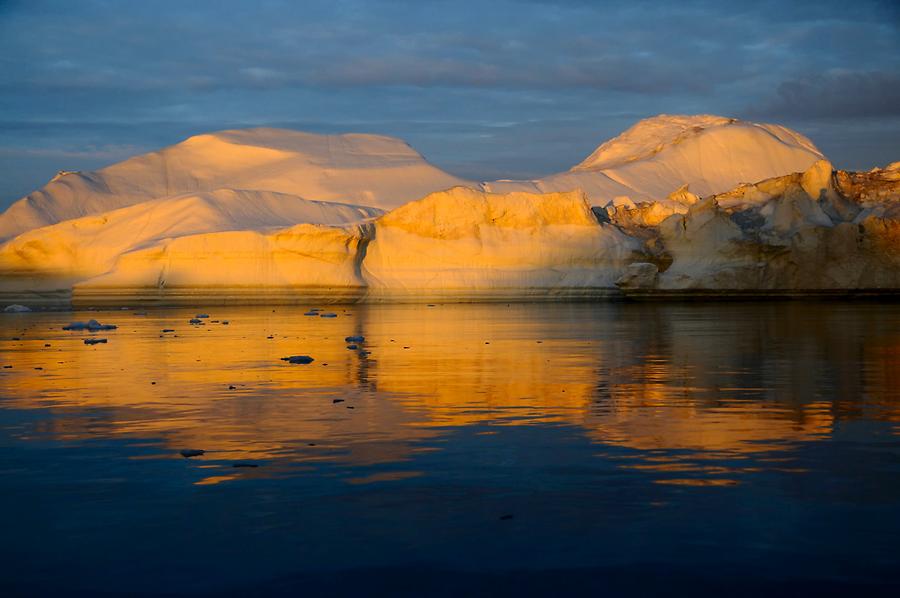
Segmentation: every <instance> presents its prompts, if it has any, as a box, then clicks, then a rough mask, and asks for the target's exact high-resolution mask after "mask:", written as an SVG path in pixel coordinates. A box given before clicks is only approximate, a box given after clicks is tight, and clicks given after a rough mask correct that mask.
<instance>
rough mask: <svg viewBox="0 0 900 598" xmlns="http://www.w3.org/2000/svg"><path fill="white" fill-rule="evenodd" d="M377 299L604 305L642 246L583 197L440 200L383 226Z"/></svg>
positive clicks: (371, 254) (376, 242)
mask: <svg viewBox="0 0 900 598" xmlns="http://www.w3.org/2000/svg"><path fill="white" fill-rule="evenodd" d="M374 226H375V234H374V239H373V240H372V241H371V242H370V243H369V245H368V247H367V250H366V256H365V259H364V260H363V261H362V270H363V276H364V277H365V279H366V281H367V283H368V286H369V294H368V296H367V297H368V298H369V299H402V298H403V297H412V298H415V299H422V298H433V297H454V298H458V299H472V298H481V299H496V300H503V299H510V298H535V299H539V298H563V297H584V296H592V295H596V294H598V293H599V294H601V295H606V294H609V292H610V290H613V289H614V285H613V282H614V281H615V279H616V278H617V277H618V275H619V273H620V270H621V268H623V267H624V266H625V265H626V263H627V261H628V260H629V259H630V258H631V257H632V253H633V252H635V251H636V250H638V249H640V243H639V242H638V241H637V240H636V239H634V238H632V237H629V236H628V235H626V234H624V233H623V232H622V231H620V230H619V229H618V228H617V227H615V226H612V225H609V224H604V223H601V222H599V221H598V220H597V218H596V216H595V215H594V213H593V212H592V211H591V207H590V205H589V203H588V201H587V198H586V197H585V195H584V194H583V193H581V192H578V191H573V192H568V193H547V194H533V193H524V192H512V193H506V194H494V193H486V192H483V191H476V190H474V189H469V188H465V187H455V188H453V189H450V190H447V191H442V192H439V193H433V194H431V195H429V196H428V197H425V198H423V199H421V200H419V201H414V202H411V203H409V204H406V205H405V206H403V207H401V208H398V209H396V210H393V211H391V212H389V213H387V214H385V215H384V216H382V217H380V218H378V219H377V220H375V223H374Z"/></svg>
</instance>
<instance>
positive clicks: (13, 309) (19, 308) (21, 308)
mask: <svg viewBox="0 0 900 598" xmlns="http://www.w3.org/2000/svg"><path fill="white" fill-rule="evenodd" d="M3 311H4V313H8V314H24V313H26V312H29V311H31V308H30V307H26V306H25V305H19V304H18V303H14V304H13V305H7V306H6V307H4V308H3Z"/></svg>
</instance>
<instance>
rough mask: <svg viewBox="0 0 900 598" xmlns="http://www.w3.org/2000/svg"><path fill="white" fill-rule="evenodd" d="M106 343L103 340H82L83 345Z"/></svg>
mask: <svg viewBox="0 0 900 598" xmlns="http://www.w3.org/2000/svg"><path fill="white" fill-rule="evenodd" d="M106 342H107V341H106V339H105V338H86V339H84V344H85V345H105V344H106Z"/></svg>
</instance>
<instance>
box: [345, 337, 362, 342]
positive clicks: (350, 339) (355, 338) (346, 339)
mask: <svg viewBox="0 0 900 598" xmlns="http://www.w3.org/2000/svg"><path fill="white" fill-rule="evenodd" d="M365 340H366V337H364V336H347V337H344V342H347V343H361V342H363V341H365Z"/></svg>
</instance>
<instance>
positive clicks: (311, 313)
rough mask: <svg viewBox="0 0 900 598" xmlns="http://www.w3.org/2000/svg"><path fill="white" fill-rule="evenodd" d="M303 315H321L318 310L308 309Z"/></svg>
mask: <svg viewBox="0 0 900 598" xmlns="http://www.w3.org/2000/svg"><path fill="white" fill-rule="evenodd" d="M303 315H304V316H318V315H319V312H317V311H308V312H306V313H305V314H303Z"/></svg>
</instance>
